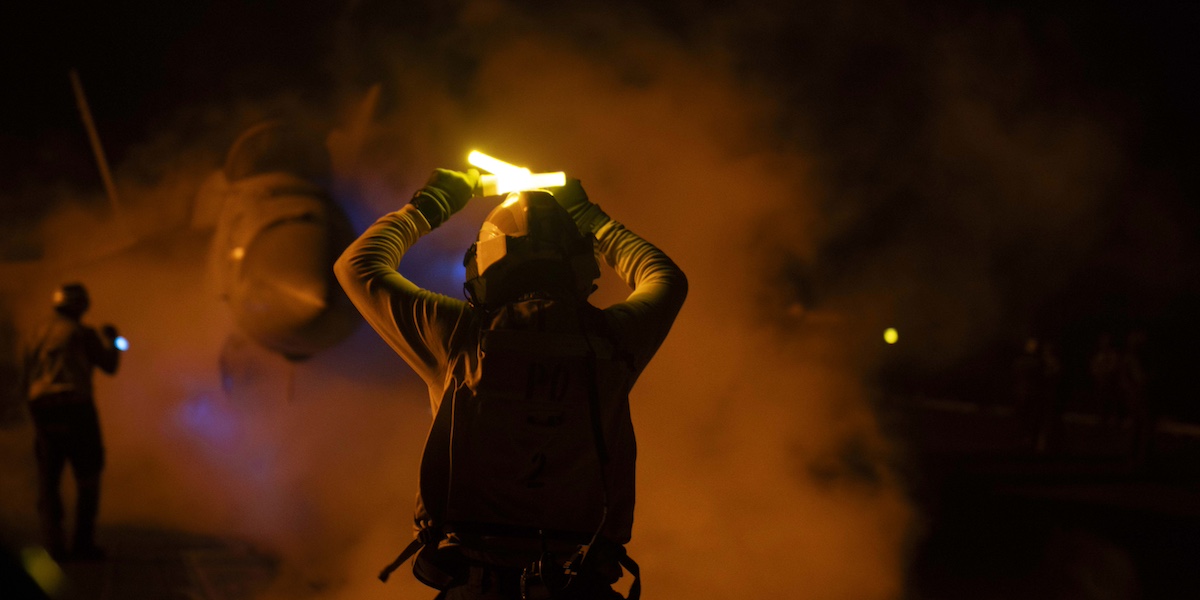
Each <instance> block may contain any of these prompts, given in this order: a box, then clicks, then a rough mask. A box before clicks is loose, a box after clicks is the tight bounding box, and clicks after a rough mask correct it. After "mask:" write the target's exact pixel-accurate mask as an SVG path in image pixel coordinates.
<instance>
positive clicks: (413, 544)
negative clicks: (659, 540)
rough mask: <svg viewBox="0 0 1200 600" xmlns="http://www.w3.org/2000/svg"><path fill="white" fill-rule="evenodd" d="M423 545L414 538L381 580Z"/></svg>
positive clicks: (385, 569)
mask: <svg viewBox="0 0 1200 600" xmlns="http://www.w3.org/2000/svg"><path fill="white" fill-rule="evenodd" d="M423 545H424V544H423V543H422V542H421V539H420V538H414V539H413V541H411V542H409V543H408V545H407V546H405V547H404V550H401V551H400V555H399V556H397V557H396V560H393V561H392V562H390V563H388V566H386V567H384V568H383V570H382V571H380V572H379V580H380V581H382V582H384V583H387V580H388V577H391V576H392V572H393V571H395V570H396V569H399V568H400V565H402V564H404V561H406V560H408V559H410V558H412V556H413V555H414V554H416V553H417V551H418V550H420V549H421V546H423ZM631 572H632V571H631Z"/></svg>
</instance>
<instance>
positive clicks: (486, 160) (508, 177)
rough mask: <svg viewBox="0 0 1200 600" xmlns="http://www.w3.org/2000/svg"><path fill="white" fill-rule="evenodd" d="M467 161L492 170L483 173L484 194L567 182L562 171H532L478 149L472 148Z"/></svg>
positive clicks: (530, 188)
mask: <svg viewBox="0 0 1200 600" xmlns="http://www.w3.org/2000/svg"><path fill="white" fill-rule="evenodd" d="M467 162H468V163H470V164H471V166H474V167H479V168H480V169H484V170H485V171H491V173H492V174H491V175H483V176H482V177H481V178H480V186H481V187H482V188H483V195H484V196H496V195H500V194H506V193H508V192H522V191H525V190H536V189H540V188H548V187H557V186H560V185H565V184H566V183H567V174H566V173H563V172H562V171H556V172H553V173H531V172H530V171H529V169H526V168H524V167H518V166H516V165H513V164H509V163H506V162H504V161H502V160H500V159H498V158H495V157H492V156H488V155H486V154H484V153H482V152H480V151H478V150H472V151H471V153H470V154H469V155H467Z"/></svg>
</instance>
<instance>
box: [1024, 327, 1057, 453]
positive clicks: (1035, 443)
mask: <svg viewBox="0 0 1200 600" xmlns="http://www.w3.org/2000/svg"><path fill="white" fill-rule="evenodd" d="M1062 371H1063V367H1062V359H1061V358H1060V357H1059V355H1058V348H1057V346H1056V345H1055V344H1054V343H1053V342H1051V341H1047V340H1039V339H1037V338H1032V337H1031V338H1029V339H1027V340H1026V341H1025V347H1024V350H1023V352H1022V353H1021V355H1020V356H1018V357H1017V359H1016V361H1015V362H1014V365H1013V377H1014V387H1015V393H1016V407H1015V409H1016V416H1017V421H1018V427H1019V431H1020V437H1021V440H1020V441H1021V444H1022V445H1025V446H1028V447H1030V448H1031V449H1033V450H1035V451H1037V452H1051V451H1056V450H1057V449H1058V443H1059V441H1060V438H1061V422H1062V420H1061V416H1062V411H1063V402H1064V396H1063V390H1062V381H1063V379H1062V375H1063V372H1062Z"/></svg>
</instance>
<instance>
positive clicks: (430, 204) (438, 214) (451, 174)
mask: <svg viewBox="0 0 1200 600" xmlns="http://www.w3.org/2000/svg"><path fill="white" fill-rule="evenodd" d="M478 185H479V171H477V170H475V169H470V170H468V171H467V172H465V173H464V172H461V171H451V170H449V169H434V170H433V174H432V175H430V176H429V181H428V182H426V183H425V187H423V188H421V189H419V190H417V193H415V194H413V198H412V204H413V206H416V207H417V210H419V211H421V214H422V215H424V216H425V220H426V221H429V226H430V227H437V226H438V225H441V224H442V223H445V222H446V219H449V218H450V216H451V215H453V214H454V213H456V212H458V211H460V210H462V207H464V206H466V205H467V201H468V200H470V199H471V194H472V193H473V192H474V190H475V188H476V187H477V186H478Z"/></svg>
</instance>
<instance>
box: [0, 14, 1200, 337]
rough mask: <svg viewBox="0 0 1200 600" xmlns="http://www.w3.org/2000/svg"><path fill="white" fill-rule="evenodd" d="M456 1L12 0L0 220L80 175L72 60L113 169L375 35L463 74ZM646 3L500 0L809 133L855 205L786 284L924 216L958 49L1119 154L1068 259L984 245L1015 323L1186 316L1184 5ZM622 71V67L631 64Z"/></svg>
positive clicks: (468, 65)
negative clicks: (948, 65) (1052, 262)
mask: <svg viewBox="0 0 1200 600" xmlns="http://www.w3.org/2000/svg"><path fill="white" fill-rule="evenodd" d="M467 4H469V3H462V2H450V3H428V4H425V3H408V2H404V3H384V2H353V3H349V4H347V5H346V6H334V5H332V4H326V3H300V4H297V3H290V2H278V1H267V0H264V1H258V2H251V1H242V2H228V1H224V2H211V3H183V4H175V3H170V4H167V3H159V2H141V1H139V2H121V3H116V4H115V5H108V4H95V3H82V2H78V3H70V4H69V5H66V6H64V5H61V4H58V5H44V4H37V5H33V4H30V5H29V6H28V7H27V8H28V10H25V11H21V13H20V16H14V17H12V18H6V19H4V22H5V23H6V25H5V26H4V27H5V29H6V31H5V32H4V36H3V37H4V45H5V48H4V53H5V56H7V57H9V58H8V59H7V66H6V74H7V76H6V80H7V82H8V83H9V85H8V86H7V87H8V90H9V92H8V93H7V94H6V95H7V98H6V101H5V103H4V104H5V107H6V108H5V109H4V111H3V114H2V115H0V139H2V142H0V180H3V181H4V182H5V186H4V189H3V190H0V195H2V197H3V202H4V207H5V208H4V210H5V214H6V218H5V221H6V222H7V223H10V224H18V223H29V222H33V221H36V220H37V219H38V218H39V217H40V216H41V215H43V214H44V213H45V212H46V211H47V210H49V209H50V208H52V206H53V203H50V202H46V201H45V199H44V198H45V195H44V194H43V191H44V190H47V189H51V188H61V187H63V186H66V187H67V188H70V189H77V190H85V191H92V192H94V191H97V190H99V189H100V182H99V178H98V177H97V175H96V170H95V165H94V162H93V160H92V156H91V153H90V149H89V147H88V145H87V142H86V137H85V134H84V131H83V128H82V127H81V125H80V121H79V116H78V113H77V111H76V110H75V106H74V101H73V99H72V96H71V93H70V87H69V84H68V79H67V71H68V69H70V68H72V67H74V68H77V69H79V71H80V74H81V76H82V79H83V83H84V86H85V88H86V90H87V93H88V97H89V100H90V102H91V105H92V110H93V113H94V114H95V116H96V119H97V122H98V126H99V129H100V133H101V136H102V138H103V140H104V144H105V147H106V150H107V152H108V156H109V160H110V162H111V163H112V164H113V165H114V167H115V168H116V169H118V170H120V169H121V168H122V167H123V166H125V167H126V168H130V167H128V164H127V159H128V158H129V156H130V154H131V153H132V152H134V151H135V150H136V149H137V148H138V147H139V145H141V144H143V143H145V141H146V140H148V139H151V138H153V137H155V136H156V135H157V134H158V133H159V132H161V131H162V130H163V129H168V128H169V129H173V130H176V131H177V132H178V135H179V136H181V137H187V136H188V135H191V134H196V135H197V136H199V135H200V132H202V131H204V130H205V128H209V127H213V126H214V123H216V124H217V125H219V126H222V127H228V126H229V123H227V122H222V121H220V119H219V118H216V121H214V117H213V116H212V110H217V111H218V112H219V111H220V110H221V107H223V106H228V105H230V104H232V103H233V102H235V101H239V102H241V101H247V100H251V99H256V98H271V97H275V96H277V95H278V94H280V92H281V90H288V91H290V92H292V93H294V94H295V95H297V96H299V97H300V98H302V101H303V102H307V103H309V104H311V105H313V106H324V105H329V104H330V103H331V102H333V96H334V95H335V94H336V93H337V92H338V91H340V90H343V89H345V88H346V87H347V86H352V85H360V86H361V85H367V84H369V83H372V82H374V81H378V80H380V79H381V76H380V74H381V73H382V72H383V70H384V69H385V68H386V64H385V61H384V60H383V59H382V57H381V49H382V50H385V49H386V48H387V45H386V43H387V41H388V40H396V39H401V40H404V41H402V42H400V43H401V44H407V45H409V46H410V47H409V48H406V50H411V48H414V47H415V48H422V47H428V48H429V49H430V52H429V53H428V57H429V63H428V64H427V65H421V66H422V67H423V68H426V69H429V70H432V71H441V72H443V73H444V74H445V76H446V78H447V79H448V80H451V81H454V80H455V77H456V75H453V73H455V72H456V71H457V72H461V73H462V74H463V75H462V78H463V79H464V80H466V79H468V78H469V77H470V74H471V72H472V69H473V68H474V66H475V63H474V62H473V60H474V59H472V58H471V55H470V53H469V52H462V53H458V52H456V51H455V50H454V45H455V44H461V45H465V46H470V45H471V44H472V43H473V42H474V40H471V39H469V38H468V39H462V38H461V37H458V38H453V39H444V38H445V36H443V32H449V31H452V30H453V27H452V25H453V24H454V22H455V21H456V19H457V15H458V14H459V13H460V12H461V11H462V10H463V7H464V6H466V5H467ZM480 4H483V5H486V4H487V3H480ZM643 4H644V3H638V2H617V3H599V2H596V3H591V2H580V3H570V4H569V6H566V5H560V4H559V3H553V2H527V3H517V5H519V6H521V7H522V9H521V10H522V11H524V12H525V13H526V14H527V15H533V14H538V13H540V15H539V18H542V19H544V20H546V21H547V22H548V23H550V24H551V26H554V25H555V24H558V26H560V27H563V28H566V29H567V30H568V31H577V32H578V34H579V35H578V44H579V45H581V46H590V51H591V52H593V53H596V54H599V55H603V54H604V53H605V52H606V50H605V49H606V48H607V47H608V46H607V45H606V44H610V43H611V42H612V41H611V40H607V41H606V40H605V38H604V37H603V35H597V36H595V37H593V34H595V31H594V30H593V29H592V28H591V27H590V26H589V25H588V22H587V17H586V15H587V14H588V11H599V10H602V9H601V7H605V8H603V11H604V12H605V14H609V15H617V16H616V17H614V18H616V19H619V20H622V21H627V22H628V23H630V24H632V26H631V27H630V28H629V31H630V32H631V33H630V34H629V35H639V34H641V35H653V36H660V37H662V38H664V39H669V40H672V42H673V43H675V44H677V45H678V46H680V47H684V48H701V47H704V46H705V45H706V44H711V43H713V40H714V39H716V40H719V42H717V43H718V44H719V45H720V46H721V47H722V48H724V49H725V50H726V51H727V52H728V60H729V61H730V66H731V69H732V70H733V72H735V73H737V74H738V76H739V77H742V78H743V79H744V81H745V82H746V83H747V85H754V86H760V87H761V88H762V89H764V90H765V93H766V94H768V95H770V96H771V97H772V98H774V99H775V100H777V101H778V102H780V103H782V104H783V105H784V106H786V107H787V109H786V110H784V111H782V112H781V114H780V116H779V118H778V122H776V123H774V124H773V125H772V126H771V128H770V129H769V130H764V132H763V133H762V139H763V142H764V143H766V144H774V145H776V146H780V147H796V148H799V149H801V150H806V151H811V150H812V149H813V148H817V149H819V150H818V151H817V152H816V154H817V155H818V156H819V157H820V159H819V161H818V169H819V170H820V172H821V176H822V178H823V179H824V180H825V181H827V182H829V185H831V186H833V187H835V188H838V189H842V190H845V191H846V192H847V193H848V194H858V195H860V196H862V197H863V198H865V199H864V200H862V201H861V206H860V208H861V210H862V214H863V216H860V217H859V218H858V219H857V221H856V225H855V226H854V227H850V228H848V229H847V230H845V231H843V232H841V233H840V234H838V235H835V236H830V237H829V238H828V239H826V240H824V242H823V246H822V254H821V256H820V261H819V262H820V263H821V264H820V265H818V266H817V267H804V268H801V269H800V270H801V271H803V272H805V273H806V275H805V276H804V277H809V278H811V279H813V280H814V281H815V283H804V284H802V285H800V287H802V288H806V289H804V290H801V291H799V292H797V294H798V295H800V296H801V297H806V296H810V295H812V293H811V290H807V288H808V287H815V288H817V289H823V288H828V287H830V286H834V287H836V285H838V278H839V277H846V275H844V273H853V272H855V269H856V268H857V265H859V264H861V263H863V262H865V261H869V260H871V259H872V257H873V256H874V255H873V252H875V251H876V250H877V249H878V247H879V246H880V245H886V244H889V243H892V242H891V241H890V240H889V239H888V236H887V234H886V233H881V231H882V230H885V229H888V228H889V227H890V231H896V230H898V228H896V227H893V226H891V224H892V223H896V222H899V223H902V224H903V223H912V222H915V221H917V220H926V221H929V222H937V221H938V220H939V218H940V215H939V210H940V208H939V202H938V201H936V200H930V199H929V198H930V197H931V194H935V193H936V190H935V189H933V188H932V187H931V186H932V184H929V183H928V180H929V179H931V178H932V177H938V176H941V174H942V173H943V170H942V169H941V166H942V165H941V162H940V161H943V159H944V158H945V157H943V156H941V155H939V154H937V151H936V150H930V148H929V147H928V146H927V144H926V142H925V141H924V136H926V135H928V132H929V131H930V130H932V129H934V128H935V127H936V124H937V123H938V121H939V111H941V110H943V109H944V108H945V107H944V106H939V105H938V104H937V102H936V101H931V97H930V96H929V95H928V94H929V90H930V89H931V88H932V87H935V86H934V84H931V83H930V82H931V81H932V80H933V79H935V78H936V77H938V76H939V73H938V72H937V71H936V70H935V69H934V68H933V67H930V66H929V65H931V64H933V63H935V62H937V61H943V60H945V56H944V55H946V54H954V53H956V52H960V51H961V52H963V54H964V56H968V57H969V60H967V61H965V62H963V63H962V64H961V67H960V68H961V71H962V73H965V74H958V75H956V76H955V77H957V81H956V84H955V85H958V86H959V88H958V89H959V90H960V92H959V93H962V94H966V95H971V94H974V95H977V96H979V97H980V98H983V99H984V101H985V102H987V103H990V105H991V106H992V109H993V110H994V112H995V114H996V118H997V120H998V122H999V123H1000V125H999V127H1001V128H1003V127H1007V126H1010V127H1012V128H1013V129H1019V128H1021V127H1038V126H1042V127H1048V128H1050V130H1051V131H1050V133H1053V131H1052V130H1053V129H1054V127H1055V125H1057V123H1056V122H1055V119H1056V118H1057V119H1065V118H1071V117H1073V116H1079V117H1080V118H1081V119H1084V120H1087V121H1088V122H1089V123H1095V124H1097V127H1098V128H1100V129H1102V130H1103V132H1104V134H1105V136H1107V139H1110V140H1113V141H1114V143H1115V145H1116V146H1117V147H1118V152H1119V153H1120V154H1121V159H1120V161H1119V164H1118V165H1117V167H1116V168H1117V170H1119V171H1120V172H1121V174H1120V176H1119V177H1116V178H1114V180H1113V181H1112V182H1111V184H1112V186H1113V189H1109V190H1106V191H1105V192H1104V193H1103V197H1102V198H1100V199H1099V200H1098V201H1097V203H1096V207H1095V210H1096V211H1097V212H1099V213H1101V214H1102V219H1103V223H1104V224H1103V225H1102V226H1101V229H1102V231H1101V232H1100V233H1099V234H1098V236H1099V238H1098V239H1099V241H1097V242H1096V243H1094V244H1092V245H1091V246H1090V247H1089V248H1087V249H1086V250H1082V251H1081V252H1083V253H1084V254H1085V256H1084V257H1083V258H1081V259H1079V260H1078V261H1077V264H1076V266H1075V267H1072V268H1070V269H1066V270H1065V271H1062V270H1059V271H1043V270H1042V269H1041V268H1040V266H1039V264H1040V262H1041V261H1042V260H1043V258H1042V254H1044V251H1046V250H1047V248H1046V247H1042V248H1041V249H1040V250H1039V249H1038V244H1037V243H1036V242H1035V243H1031V244H1029V245H1027V246H1026V245H1024V242H1022V241H1020V238H1019V236H1017V237H1014V238H1013V239H1014V240H1016V241H1010V242H1008V243H1007V245H1006V246H1004V247H1001V248H1000V249H998V250H996V257H997V258H996V259H995V265H994V267H993V268H994V270H995V273H993V275H995V277H996V278H997V280H998V281H1000V282H1001V283H1000V286H1001V288H1002V289H1003V290H1005V293H1006V294H1007V295H1009V296H1011V298H1012V300H1011V302H1009V303H1008V304H1009V306H1008V307H1007V308H1006V310H1007V311H1008V312H1009V313H1011V316H1010V318H1011V319H1012V320H1013V322H1014V323H1016V322H1018V321H1027V322H1028V321H1034V322H1035V323H1034V325H1033V326H1035V327H1045V328H1048V329H1051V330H1055V329H1059V328H1061V327H1063V326H1064V325H1063V323H1064V322H1067V321H1070V320H1071V319H1073V318H1074V317H1073V316H1069V315H1078V314H1086V315H1091V316H1092V317H1091V318H1096V319H1100V318H1113V319H1119V320H1123V321H1137V320H1141V321H1148V320H1150V321H1153V320H1159V321H1161V320H1163V319H1169V320H1170V321H1171V322H1173V323H1180V322H1185V323H1186V324H1187V325H1188V326H1189V327H1191V326H1193V325H1194V324H1195V323H1196V322H1197V321H1200V319H1197V318H1196V317H1194V316H1192V315H1191V308H1190V307H1191V306H1192V305H1193V304H1194V303H1195V299H1196V297H1197V291H1198V290H1197V287H1196V285H1195V284H1188V283H1186V281H1187V280H1189V279H1192V278H1191V277H1190V274H1191V273H1192V272H1194V271H1196V266H1197V265H1200V249H1198V248H1197V243H1196V240H1197V237H1198V236H1197V235H1196V233H1197V229H1198V227H1200V217H1198V214H1200V207H1198V203H1197V201H1196V195H1197V191H1198V190H1200V178H1198V176H1197V174H1196V172H1195V169H1193V168H1192V165H1194V164H1196V162H1197V160H1198V159H1200V151H1198V150H1197V145H1196V144H1195V143H1194V140H1195V139H1196V137H1197V134H1200V117H1197V115H1196V113H1195V111H1194V107H1195V106H1197V105H1200V102H1198V101H1200V91H1198V90H1197V85H1196V84H1195V67H1196V58H1197V52H1196V51H1195V48H1194V42H1193V36H1194V32H1195V31H1196V30H1197V28H1198V27H1200V8H1197V7H1195V6H1192V5H1189V4H1188V3H1179V2H1166V1H1151V2H1138V3H1132V2H1119V1H1116V0H1105V1H1099V2H1067V3H1045V2H1035V1H993V2H971V1H965V0H942V1H937V2H920V3H917V2H903V1H898V0H897V1H881V2H856V3H832V2H831V3H812V4H809V5H802V6H794V4H797V3H786V2H781V3H770V2H768V3H761V4H759V3H755V4H740V3H739V4H735V5H726V4H723V3H702V5H696V4H695V3H690V2H661V3H655V4H654V5H653V6H643ZM801 4H803V3H801ZM697 6H700V8H696V7H697ZM6 10H9V11H12V10H14V9H11V8H10V9H6ZM580 15H583V17H581V16H580ZM564 23H565V25H563V24H564ZM571 28H573V29H571ZM348 31H349V32H352V33H351V35H347V32H348ZM455 35H460V36H461V34H455ZM1014 39H1015V40H1019V43H1013V42H1012V40H1014ZM928 40H940V41H939V42H936V43H935V42H930V41H928ZM947 40H949V41H948V42H947ZM942 43H945V44H947V45H939V44H942ZM335 65H336V66H335ZM620 68H627V69H628V70H629V74H628V77H629V78H630V80H631V81H633V82H634V85H636V80H637V78H638V77H639V75H638V73H637V68H636V67H635V66H634V67H629V66H626V67H620ZM450 87H451V88H453V87H454V86H453V85H451V86H450ZM933 100H936V99H933ZM206 109H207V110H208V112H206ZM384 110H387V106H386V101H385V106H384ZM1030 115H1033V116H1030ZM963 135H964V136H966V135H967V134H963ZM946 160H949V161H950V162H951V163H954V164H953V169H952V170H953V174H952V175H951V176H952V177H959V178H967V179H969V178H971V177H972V175H971V173H972V171H971V169H972V168H973V167H972V166H971V164H970V159H969V158H959V157H950V158H949V159H946ZM954 161H958V162H957V163H955V162H954ZM947 164H950V163H947ZM912 165H918V166H919V167H920V170H916V171H913V170H912V169H910V167H911V166H912ZM905 170H909V171H911V172H912V173H913V174H911V175H906V174H905V173H904V172H903V171H905ZM151 176H152V174H151ZM997 177H999V176H998V175H997ZM906 178H923V179H924V181H917V182H915V183H914V182H911V181H908V180H907V179H906ZM979 185H985V184H979ZM960 187H961V185H960ZM1148 197H1152V198H1153V200H1152V204H1153V209H1152V210H1151V209H1148V208H1146V205H1147V203H1149V202H1151V201H1150V200H1147V198H1148ZM896 198H901V199H904V202H903V203H898V202H897V201H896ZM837 202H843V200H837ZM1145 222H1152V223H1162V222H1166V223H1170V224H1172V226H1173V230H1172V232H1171V236H1167V237H1172V236H1173V239H1177V240H1179V241H1178V242H1177V243H1174V244H1175V245H1174V246H1171V248H1170V249H1169V250H1170V252H1169V253H1168V252H1167V251H1165V250H1162V248H1161V246H1162V245H1163V242H1162V241H1161V239H1160V238H1162V236H1159V235H1158V234H1157V233H1153V232H1150V233H1147V232H1148V231H1151V230H1149V229H1147V228H1145V227H1143V224H1144V223H1145ZM893 235H894V234H893ZM896 243H898V242H896ZM1051 245H1052V244H1051ZM1043 246H1046V244H1043ZM821 265H823V266H821ZM1114 265H1115V266H1114ZM1111 273H1117V275H1115V276H1112V275H1110V274H1111ZM1195 279H1200V278H1195ZM1098 282H1100V283H1098ZM1148 282H1149V283H1148ZM1181 282H1183V283H1181ZM1027 290H1032V291H1027ZM1147 290H1151V291H1147ZM817 295H818V296H819V294H817ZM1096 315H1100V316H1096ZM1164 315H1169V317H1164Z"/></svg>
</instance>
